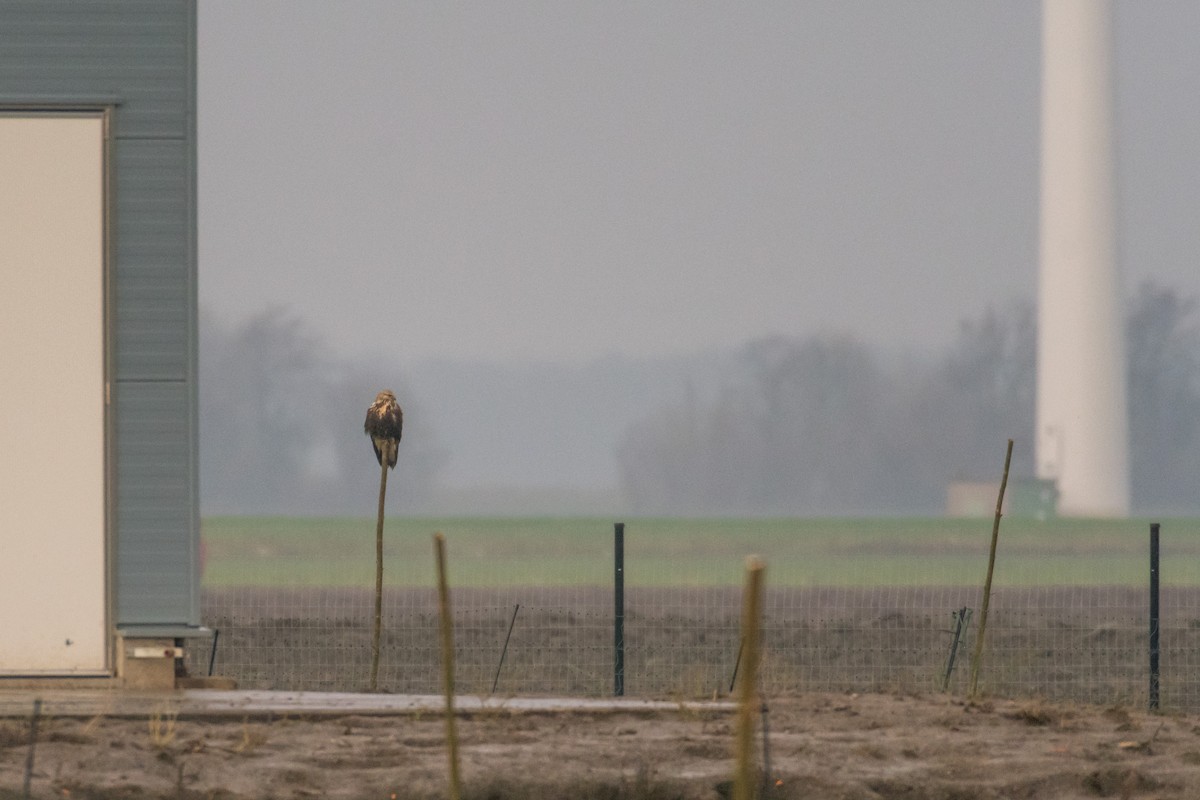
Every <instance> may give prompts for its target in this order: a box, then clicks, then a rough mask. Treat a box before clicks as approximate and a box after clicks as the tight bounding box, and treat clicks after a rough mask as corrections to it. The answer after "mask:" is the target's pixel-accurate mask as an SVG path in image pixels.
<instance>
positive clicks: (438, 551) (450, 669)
mask: <svg viewBox="0 0 1200 800" xmlns="http://www.w3.org/2000/svg"><path fill="white" fill-rule="evenodd" d="M433 550H434V554H435V555H436V557H437V578H438V616H439V617H440V619H441V629H442V686H443V688H444V689H445V692H446V747H447V751H448V753H449V758H450V800H459V798H460V797H461V792H462V788H461V785H460V781H459V773H458V731H457V730H456V729H455V727H454V629H453V625H454V622H453V620H452V619H451V618H450V589H449V587H448V586H447V584H446V537H445V536H442V534H441V533H435V534H434V535H433Z"/></svg>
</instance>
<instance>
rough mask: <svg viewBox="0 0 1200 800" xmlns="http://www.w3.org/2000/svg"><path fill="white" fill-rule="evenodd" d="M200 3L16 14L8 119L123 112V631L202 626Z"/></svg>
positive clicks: (9, 1)
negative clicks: (56, 111) (52, 109)
mask: <svg viewBox="0 0 1200 800" xmlns="http://www.w3.org/2000/svg"><path fill="white" fill-rule="evenodd" d="M195 25H196V9H195V2H194V0H106V2H81V1H80V0H20V1H19V2H18V1H17V0H0V107H3V106H5V105H8V106H12V105H20V106H26V105H36V106H55V105H59V106H61V105H71V104H75V105H80V104H89V103H93V104H94V103H95V102H98V101H103V102H104V103H105V104H112V105H113V108H114V110H113V116H112V135H113V137H114V145H113V152H112V166H113V201H114V204H113V214H114V219H113V227H112V228H111V229H110V230H111V233H112V234H113V236H114V242H113V244H114V247H113V248H112V254H113V262H114V263H112V264H110V267H109V269H110V273H109V274H110V276H111V277H112V279H113V281H114V286H113V291H112V298H113V305H114V307H113V308H110V309H109V312H108V313H109V320H110V325H111V327H112V332H111V335H112V337H113V340H112V343H111V344H112V351H113V353H114V362H115V363H113V364H112V365H110V369H109V378H110V380H113V381H115V382H116V385H115V389H114V394H113V398H114V404H115V420H114V427H115V430H114V433H115V446H114V447H113V455H114V458H115V466H114V472H115V482H116V487H115V495H114V499H115V503H116V507H115V527H116V530H115V531H112V532H111V533H112V535H113V536H114V537H115V555H116V565H115V569H114V576H115V578H116V587H115V589H116V619H115V622H116V623H117V624H170V623H175V624H180V623H181V624H189V625H196V624H198V623H199V621H200V620H199V616H200V612H199V593H198V585H197V582H198V575H197V570H196V564H195V557H196V543H197V537H198V536H199V516H198V509H199V501H198V497H197V494H198V490H197V478H196V471H197V470H196V464H197V460H196V445H197V442H196V439H197V424H196V392H197V387H196V352H195V348H196V336H195V302H196V264H195V258H196V255H195V226H196V204H195V157H196V132H195V103H196V95H195V87H196V83H195V81H196V72H195V70H196V54H195Z"/></svg>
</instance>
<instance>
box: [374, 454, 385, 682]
mask: <svg viewBox="0 0 1200 800" xmlns="http://www.w3.org/2000/svg"><path fill="white" fill-rule="evenodd" d="M379 466H380V470H379V515H378V517H377V519H376V521H375V622H374V625H373V626H372V628H371V691H372V692H374V691H377V690H378V689H379V634H380V631H381V630H382V628H383V501H384V498H386V497H387V474H388V461H387V459H386V458H381V459H379Z"/></svg>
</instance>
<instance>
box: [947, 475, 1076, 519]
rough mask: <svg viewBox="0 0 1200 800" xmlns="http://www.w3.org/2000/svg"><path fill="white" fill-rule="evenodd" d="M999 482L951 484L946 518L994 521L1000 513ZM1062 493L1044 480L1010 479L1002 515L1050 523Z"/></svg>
mask: <svg viewBox="0 0 1200 800" xmlns="http://www.w3.org/2000/svg"><path fill="white" fill-rule="evenodd" d="M999 494H1000V483H999V482H998V481H967V480H959V481H951V483H950V485H949V486H947V487H946V516H948V517H991V516H994V515H995V513H996V498H997V496H998V495H999ZM1057 507H1058V489H1057V487H1056V486H1055V485H1054V481H1051V480H1045V479H1043V478H1009V481H1008V485H1007V486H1006V487H1005V489H1004V503H1003V505H1002V506H1001V508H1000V513H1001V514H1003V515H1005V516H1013V517H1020V518H1024V519H1050V518H1052V517H1054V516H1055V515H1056V513H1057Z"/></svg>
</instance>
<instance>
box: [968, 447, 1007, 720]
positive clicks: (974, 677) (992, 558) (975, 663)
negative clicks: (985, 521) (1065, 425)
mask: <svg viewBox="0 0 1200 800" xmlns="http://www.w3.org/2000/svg"><path fill="white" fill-rule="evenodd" d="M1012 448H1013V440H1012V439H1009V440H1008V451H1007V452H1006V453H1005V454H1004V477H1003V478H1001V480H1000V496H999V497H998V498H996V517H995V520H994V521H993V522H992V547H991V550H990V551H989V552H988V568H987V578H986V579H985V580H984V582H983V602H982V603H981V604H980V610H979V636H978V637H976V639H975V653H974V655H972V656H971V697H975V696H976V695H977V694H978V692H979V664H980V662H981V661H982V660H983V636H984V634H985V633H986V632H987V618H988V604H989V603H990V602H991V599H992V571H993V570H994V569H995V567H996V542H997V541H998V540H999V538H1000V509H1001V507H1002V506H1003V505H1004V487H1006V486H1008V466H1009V464H1010V463H1012Z"/></svg>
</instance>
